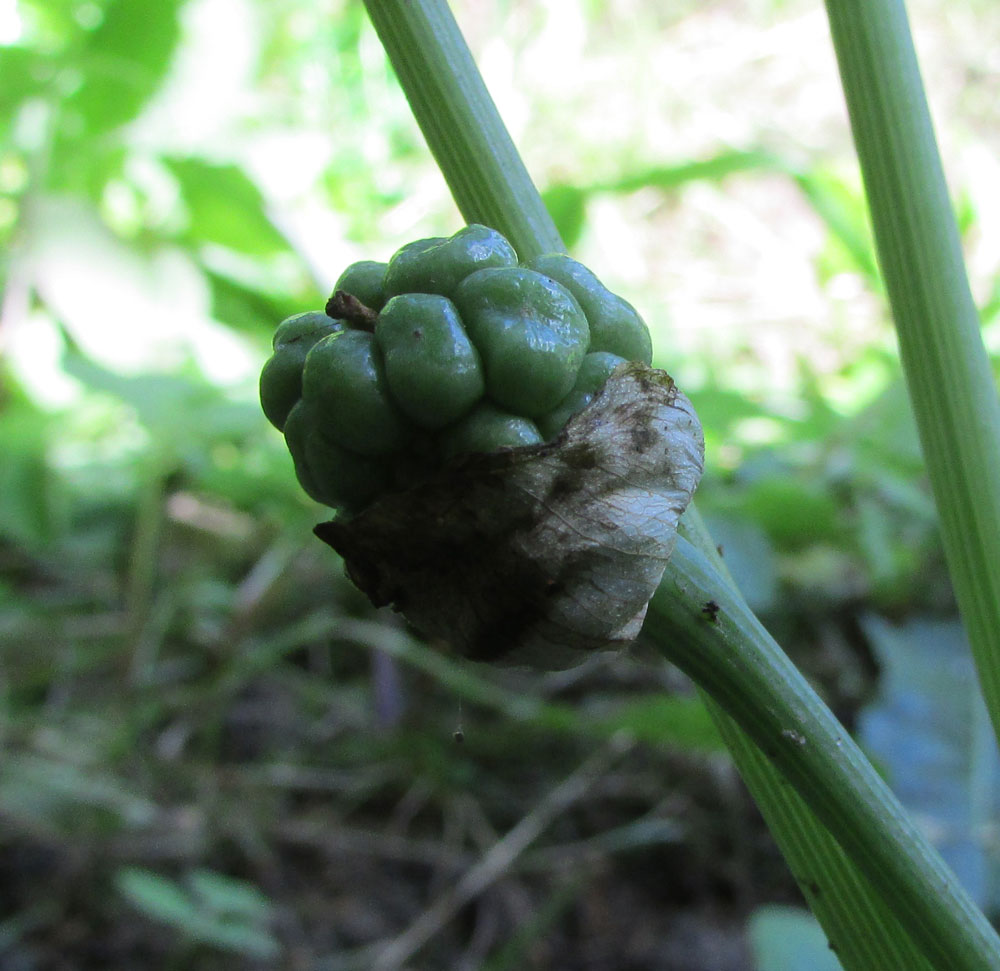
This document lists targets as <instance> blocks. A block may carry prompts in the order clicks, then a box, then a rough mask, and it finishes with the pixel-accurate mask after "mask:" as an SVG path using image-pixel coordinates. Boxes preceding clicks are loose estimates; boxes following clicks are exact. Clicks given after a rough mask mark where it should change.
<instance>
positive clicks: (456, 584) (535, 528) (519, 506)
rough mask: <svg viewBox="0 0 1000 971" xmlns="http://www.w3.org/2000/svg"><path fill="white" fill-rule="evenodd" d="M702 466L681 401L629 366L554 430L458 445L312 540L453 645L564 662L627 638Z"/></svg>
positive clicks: (484, 653) (474, 654) (520, 659)
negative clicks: (462, 449)
mask: <svg viewBox="0 0 1000 971" xmlns="http://www.w3.org/2000/svg"><path fill="white" fill-rule="evenodd" d="M703 465H704V437H703V435H702V430H701V425H700V423H699V422H698V418H697V416H696V415H695V413H694V408H693V407H692V405H691V402H690V401H688V399H687V398H686V397H685V396H684V395H683V394H682V393H681V392H680V391H678V389H677V388H676V386H675V385H674V382H673V379H672V378H671V377H670V376H669V375H668V374H666V373H665V372H664V371H658V370H654V369H652V368H648V367H646V366H645V365H643V364H637V363H632V364H627V365H622V366H621V367H620V368H619V369H618V370H617V371H616V372H615V373H614V374H613V375H612V376H611V377H610V378H609V379H608V382H607V384H606V385H605V387H604V390H603V391H602V392H601V393H600V394H599V395H598V396H597V397H596V398H595V399H594V400H593V402H591V404H590V405H589V406H588V407H587V408H586V409H585V410H584V411H582V412H581V413H580V414H578V415H576V416H575V417H574V418H573V419H571V420H570V422H569V424H568V425H567V426H566V428H565V430H564V431H563V433H562V434H561V435H560V436H559V438H557V439H556V440H555V441H553V442H551V443H548V444H545V445H537V446H528V447H526V448H518V449H511V450H506V451H500V452H495V453H492V454H490V455H473V456H468V457H466V458H464V459H462V460H460V461H458V462H456V463H454V464H452V465H450V466H449V467H448V468H447V469H446V470H445V471H444V472H443V473H442V475H440V476H439V477H437V478H435V479H433V480H430V481H426V482H422V483H418V484H416V485H414V487H413V488H411V489H408V490H406V491H405V492H398V493H393V494H388V495H386V496H384V497H383V498H382V499H380V500H379V501H378V502H376V503H374V504H372V505H371V506H369V507H368V508H367V509H365V510H364V511H362V512H361V513H359V514H358V515H357V516H355V517H354V518H352V519H349V520H341V519H335V520H333V521H331V522H328V523H321V524H320V525H319V526H317V527H316V535H317V536H319V537H320V539H322V540H323V541H324V542H326V543H329V544H330V545H331V546H332V547H333V548H334V549H335V550H337V552H338V553H340V554H341V555H342V556H343V558H344V560H345V562H346V564H347V570H348V573H349V575H350V577H351V579H352V580H353V581H354V582H355V583H356V584H357V585H358V586H359V587H360V588H361V589H362V590H363V591H364V592H365V593H366V594H368V596H369V598H370V599H371V601H372V603H374V604H375V605H376V606H384V605H386V604H392V605H393V606H394V607H395V608H396V609H397V610H399V611H401V612H402V613H403V614H404V615H405V616H406V618H407V619H408V620H409V621H410V622H411V623H412V624H413V625H414V626H415V627H417V628H418V629H419V630H421V631H423V633H424V634H426V635H427V636H429V637H434V638H440V639H441V640H443V641H446V642H447V643H448V644H450V645H451V647H452V648H453V649H454V650H455V651H457V652H458V653H459V654H461V655H463V656H465V657H468V658H472V659H474V660H480V661H505V662H507V663H530V664H532V665H534V666H536V667H542V668H554V667H565V666H568V665H571V664H573V663H575V662H577V661H579V660H581V659H582V656H583V654H582V652H586V651H593V650H601V649H609V648H614V647H621V646H622V645H624V644H627V643H629V642H631V641H632V640H634V639H635V637H636V636H637V635H638V633H639V630H640V628H641V627H642V622H643V619H644V618H645V615H646V607H647V605H648V603H649V600H650V598H651V597H652V595H653V592H654V591H655V590H656V587H657V584H658V583H659V582H660V579H661V578H662V576H663V571H664V569H665V568H666V564H667V560H668V559H669V558H670V554H671V552H672V551H673V547H674V541H675V538H676V533H677V523H678V520H679V519H680V516H681V514H682V513H683V512H684V509H685V508H686V507H687V504H688V502H690V500H691V496H692V494H693V493H694V490H695V487H696V486H697V484H698V480H699V479H700V478H701V473H702V468H703Z"/></svg>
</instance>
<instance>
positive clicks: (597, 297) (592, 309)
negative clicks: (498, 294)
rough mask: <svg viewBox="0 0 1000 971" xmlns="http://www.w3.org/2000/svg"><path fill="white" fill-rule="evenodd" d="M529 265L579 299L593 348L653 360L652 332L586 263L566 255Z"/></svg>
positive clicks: (539, 259) (553, 255)
mask: <svg viewBox="0 0 1000 971" xmlns="http://www.w3.org/2000/svg"><path fill="white" fill-rule="evenodd" d="M525 266H528V267H530V268H531V269H533V270H536V271H537V272H539V273H544V274H545V275H546V276H548V277H551V278H552V279H553V280H555V281H557V282H558V283H561V284H562V285H563V286H564V287H565V288H566V289H567V290H569V292H570V293H572V294H573V296H574V297H576V299H577V301H578V303H579V304H580V306H581V307H582V308H583V312H584V313H585V314H586V315H587V320H588V321H589V323H590V349H591V350H592V351H608V352H609V353H611V354H617V355H618V356H619V357H621V358H624V359H625V360H626V361H642V363H643V364H649V363H650V362H651V361H652V359H653V344H652V341H651V340H650V337H649V329H648V328H647V327H646V323H645V321H644V320H643V319H642V317H640V316H639V313H638V311H637V310H636V309H635V307H633V306H632V304H630V303H629V302H628V301H627V300H623V299H622V298H621V297H619V296H618V294H616V293H612V292H611V291H610V290H609V289H608V288H607V287H605V286H604V284H603V283H601V281H600V280H598V279H597V277H596V276H595V275H594V274H593V273H592V272H591V271H590V270H588V269H587V267H585V266H584V265H583V264H582V263H578V262H577V261H576V260H574V259H571V258H570V257H568V256H566V255H565V254H563V253H548V254H546V255H544V256H536V257H535V258H534V259H533V260H528V262H527V263H525Z"/></svg>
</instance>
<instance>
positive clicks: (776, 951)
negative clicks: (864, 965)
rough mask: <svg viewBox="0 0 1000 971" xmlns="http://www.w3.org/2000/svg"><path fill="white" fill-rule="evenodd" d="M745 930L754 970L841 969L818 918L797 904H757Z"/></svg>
mask: <svg viewBox="0 0 1000 971" xmlns="http://www.w3.org/2000/svg"><path fill="white" fill-rule="evenodd" d="M749 932H750V949H751V951H752V953H753V967H754V971H842V968H841V964H840V962H839V961H838V960H837V956H836V955H835V954H834V953H833V951H831V950H830V945H829V944H828V943H827V939H826V934H824V933H823V928H822V927H820V926H819V921H817V920H816V918H815V917H813V915H812V914H810V913H809V911H808V910H804V909H803V908H801V907H780V906H777V905H773V906H767V907H758V908H757V909H756V910H755V911H754V912H753V914H752V915H751V917H750V925H749Z"/></svg>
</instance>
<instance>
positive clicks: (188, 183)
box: [165, 158, 288, 256]
mask: <svg viewBox="0 0 1000 971" xmlns="http://www.w3.org/2000/svg"><path fill="white" fill-rule="evenodd" d="M165 162H166V165H167V167H168V168H169V169H170V171H171V172H172V173H173V175H174V176H175V178H176V179H177V181H178V183H179V185H180V191H181V196H182V197H183V199H184V205H185V206H186V207H187V211H188V219H189V225H188V237H189V239H191V240H196V241H197V242H198V244H203V243H218V244H220V245H222V246H228V247H229V248H230V249H233V250H236V251H237V252H240V253H249V254H251V255H255V256H265V255H268V254H272V253H280V252H283V251H285V250H287V249H288V241H287V240H286V239H285V237H284V236H282V234H281V233H280V232H279V231H278V230H277V229H276V228H275V226H274V223H272V222H271V220H270V218H269V217H268V215H267V213H266V211H265V205H264V198H263V196H262V195H261V193H260V190H259V189H258V188H257V187H256V186H255V185H254V184H253V182H251V181H250V179H249V177H248V176H247V175H246V173H245V172H244V171H243V169H241V168H240V167H239V166H237V165H219V164H215V163H213V162H206V161H205V160H204V159H199V158H169V159H166V160H165Z"/></svg>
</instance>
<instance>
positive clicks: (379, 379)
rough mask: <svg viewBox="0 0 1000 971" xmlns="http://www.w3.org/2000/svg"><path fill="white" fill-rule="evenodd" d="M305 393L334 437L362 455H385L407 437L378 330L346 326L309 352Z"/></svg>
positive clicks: (325, 431) (317, 417)
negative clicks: (388, 384) (392, 394)
mask: <svg viewBox="0 0 1000 971" xmlns="http://www.w3.org/2000/svg"><path fill="white" fill-rule="evenodd" d="M302 398H303V400H304V401H305V402H307V403H308V404H309V405H310V406H311V408H312V409H313V414H314V415H315V420H316V421H318V422H320V424H321V428H322V430H323V434H324V436H325V437H326V438H328V439H329V440H330V441H332V442H335V443H336V444H337V445H340V446H341V447H342V448H346V449H348V450H350V451H352V452H357V453H358V454H359V455H385V454H387V453H389V452H392V451H393V450H394V449H398V448H400V447H401V446H402V445H403V444H404V442H405V441H406V422H405V421H404V419H403V416H402V415H401V414H400V412H399V410H398V409H397V408H396V406H395V404H393V402H392V399H391V398H390V397H389V392H388V388H387V387H386V381H385V373H384V370H383V367H382V354H381V352H380V351H379V349H378V347H377V346H376V344H375V338H374V335H372V334H369V333H367V332H366V331H362V330H345V331H341V332H340V333H337V334H331V335H330V336H329V337H325V338H323V340H321V341H319V342H318V343H317V344H316V346H315V347H313V349H312V350H311V351H310V352H309V355H308V357H306V364H305V368H304V369H303V371H302Z"/></svg>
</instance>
